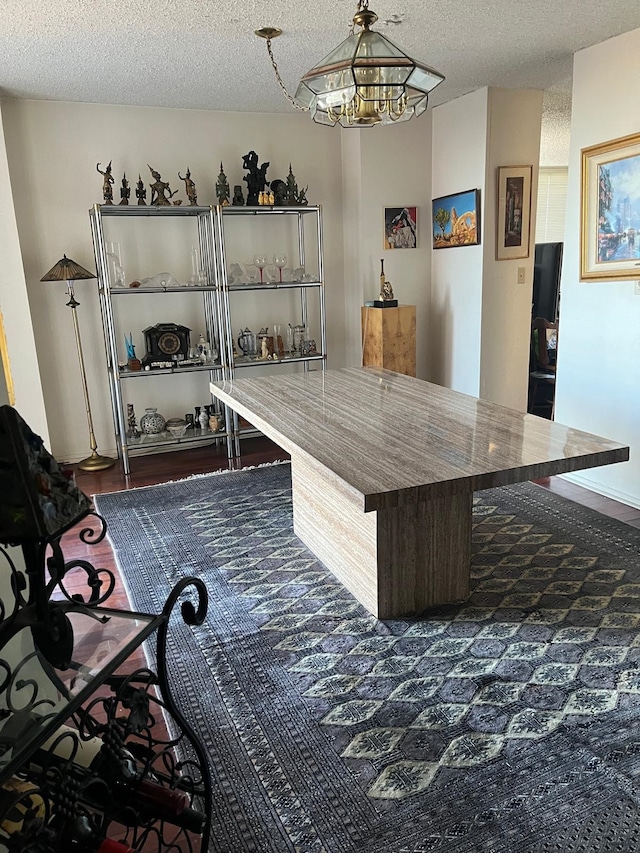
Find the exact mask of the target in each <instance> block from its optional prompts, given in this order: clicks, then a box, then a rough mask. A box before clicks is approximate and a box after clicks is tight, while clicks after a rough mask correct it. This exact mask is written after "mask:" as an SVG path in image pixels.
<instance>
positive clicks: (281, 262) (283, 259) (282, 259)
mask: <svg viewBox="0 0 640 853" xmlns="http://www.w3.org/2000/svg"><path fill="white" fill-rule="evenodd" d="M273 263H274V266H276V267H277V268H278V272H279V274H280V281H282V270H283V268H284V267H286V265H287V256H286V255H274V258H273Z"/></svg>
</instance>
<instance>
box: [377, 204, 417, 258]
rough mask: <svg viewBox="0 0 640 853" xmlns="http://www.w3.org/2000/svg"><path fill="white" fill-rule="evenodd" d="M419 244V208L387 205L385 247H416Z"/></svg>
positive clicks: (385, 212) (385, 210)
mask: <svg viewBox="0 0 640 853" xmlns="http://www.w3.org/2000/svg"><path fill="white" fill-rule="evenodd" d="M417 245H418V208H417V207H385V209H384V248H385V249H415V248H416V247H417Z"/></svg>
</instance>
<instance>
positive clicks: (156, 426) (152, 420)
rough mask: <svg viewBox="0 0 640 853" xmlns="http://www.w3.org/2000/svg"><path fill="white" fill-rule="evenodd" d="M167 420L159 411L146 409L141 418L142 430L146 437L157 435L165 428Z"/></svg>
mask: <svg viewBox="0 0 640 853" xmlns="http://www.w3.org/2000/svg"><path fill="white" fill-rule="evenodd" d="M165 423H166V422H165V419H164V418H163V417H162V415H161V414H160V413H159V412H158V410H157V409H151V408H149V409H145V410H144V415H143V416H142V417H141V418H140V429H141V430H142V432H143V433H144V434H145V435H157V434H158V433H159V432H162V431H163V430H164V427H165Z"/></svg>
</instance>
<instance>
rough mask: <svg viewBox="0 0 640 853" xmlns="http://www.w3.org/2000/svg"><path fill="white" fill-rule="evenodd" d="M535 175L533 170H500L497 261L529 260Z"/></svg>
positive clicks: (526, 168) (514, 167)
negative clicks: (532, 185) (532, 179)
mask: <svg viewBox="0 0 640 853" xmlns="http://www.w3.org/2000/svg"><path fill="white" fill-rule="evenodd" d="M532 174H533V166H499V167H498V219H497V222H496V260H497V261H510V260H512V259H514V258H528V257H529V254H530V252H531V246H530V243H531V177H532Z"/></svg>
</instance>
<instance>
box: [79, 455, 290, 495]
mask: <svg viewBox="0 0 640 853" xmlns="http://www.w3.org/2000/svg"><path fill="white" fill-rule="evenodd" d="M290 464H291V462H290V460H289V459H278V460H276V461H275V462H261V463H260V464H259V465H245V466H244V467H243V468H231V469H228V468H227V469H225V468H221V469H220V470H219V471H205V472H204V473H203V474H191V475H190V476H189V477H181V478H180V479H179V480H163V482H162V483H152V484H151V485H149V486H136V488H134V489H117V490H116V491H115V492H95V493H94V494H92V495H91V497H92V498H95V497H100V496H101V495H120V494H122V493H124V492H141V491H142V490H143V489H157V488H158V487H159V486H170V485H171V484H172V483H186V482H187V481H189V480H201V479H203V478H204V477H220V476H222V475H223V474H241V473H242V472H243V471H253V470H254V469H256V468H272V467H273V466H275V465H290Z"/></svg>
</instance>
